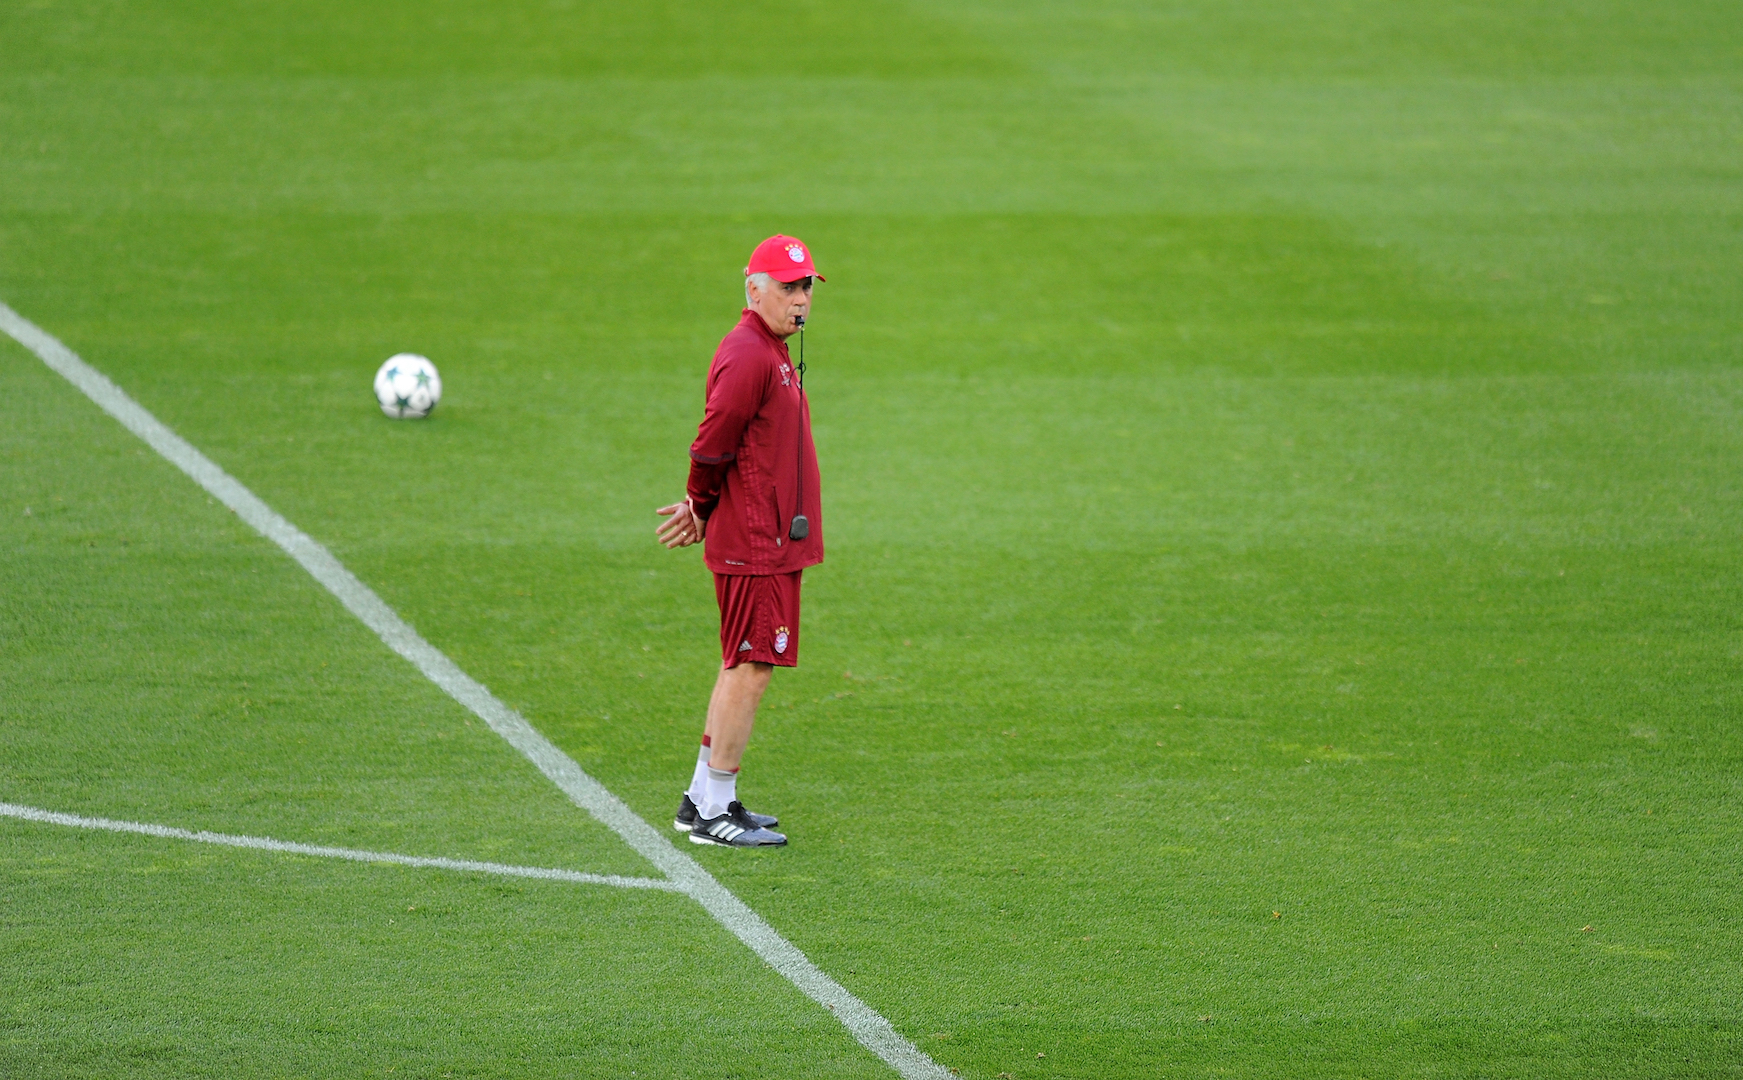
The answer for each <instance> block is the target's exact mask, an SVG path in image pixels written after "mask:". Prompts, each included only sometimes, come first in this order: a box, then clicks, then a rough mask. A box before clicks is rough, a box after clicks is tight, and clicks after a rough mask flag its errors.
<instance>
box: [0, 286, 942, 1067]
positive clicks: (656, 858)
mask: <svg viewBox="0 0 1743 1080" xmlns="http://www.w3.org/2000/svg"><path fill="white" fill-rule="evenodd" d="M0 330H3V331H5V332H6V334H7V335H9V336H10V337H12V338H13V339H14V340H16V341H17V342H18V343H19V344H20V345H23V346H24V347H25V348H27V349H29V350H30V351H31V352H33V353H35V354H36V355H37V357H38V358H40V359H41V360H42V362H43V363H45V364H47V365H48V366H49V367H50V368H52V369H54V371H56V372H57V373H59V374H60V375H62V376H63V377H65V378H66V380H67V381H68V382H70V383H72V384H73V385H74V386H76V387H78V388H79V390H80V391H81V392H82V393H83V394H84V395H85V396H86V397H88V398H90V399H91V400H92V401H93V402H95V403H96V404H97V406H98V407H99V408H101V409H102V410H103V411H104V412H106V413H108V414H109V415H110V416H112V417H114V418H115V419H116V420H118V421H120V423H121V426H122V427H125V428H126V429H127V430H128V431H131V432H133V434H135V435H137V436H139V437H140V438H141V439H143V440H145V442H146V443H147V444H148V445H150V446H151V448H152V449H153V450H156V451H157V452H158V453H159V454H161V455H163V457H164V458H165V459H167V460H168V461H169V462H170V463H171V464H172V465H174V466H175V467H176V468H178V469H180V470H181V471H182V472H184V473H187V474H188V476H189V477H191V478H192V479H193V481H194V482H195V483H197V484H199V485H200V486H201V487H203V488H205V489H206V491H207V492H208V493H209V494H211V496H212V497H213V498H215V499H217V500H218V501H219V502H221V503H223V504H224V505H225V506H228V507H229V508H230V509H231V510H234V511H235V512H236V515H237V516H238V517H240V518H241V519H242V520H243V521H246V522H247V523H248V524H249V525H251V526H253V527H254V528H255V529H256V530H257V531H259V532H260V534H261V535H262V536H265V537H266V538H267V539H268V540H271V541H272V542H273V543H275V544H277V545H278V546H279V547H281V548H283V549H284V550H285V552H286V553H287V554H288V555H290V557H291V558H293V559H295V560H296V561H297V562H298V563H300V564H302V567H303V569H305V570H307V571H308V572H309V574H310V575H311V576H313V577H314V579H315V580H316V581H318V582H320V583H321V585H322V586H323V587H325V588H326V590H327V591H328V592H330V593H332V594H333V595H334V596H335V597H337V598H338V600H339V602H340V603H341V604H344V605H345V607H346V608H347V609H349V610H350V612H351V613H352V614H353V615H355V616H357V617H358V618H359V619H361V620H362V621H363V624H364V625H365V626H367V627H369V628H370V629H371V630H373V631H375V633H376V635H377V636H379V637H380V638H381V640H382V641H383V642H385V643H386V644H387V647H388V648H390V649H392V650H393V651H394V652H396V653H399V654H400V655H401V656H403V657H405V658H406V659H407V660H409V661H411V663H412V665H413V666H414V667H416V668H417V669H418V670H419V671H421V672H423V673H424V675H425V676H426V677H428V678H429V680H430V681H431V682H433V683H435V684H436V685H437V686H439V687H441V688H442V689H443V690H446V691H447V692H448V693H449V694H450V695H451V696H453V698H454V700H456V701H458V702H459V703H460V704H462V705H464V706H466V708H468V709H470V710H471V711H472V713H473V715H475V716H477V717H478V718H479V719H481V720H483V721H484V722H485V723H486V724H488V725H490V728H491V730H492V731H495V732H496V733H497V734H498V735H500V736H502V737H503V738H504V739H506V740H508V743H509V745H511V746H513V747H514V748H515V749H516V750H519V751H520V752H521V753H522V754H524V755H525V756H526V757H527V759H528V760H530V761H531V762H532V763H533V764H534V765H536V766H538V769H539V771H540V772H542V773H544V774H545V775H546V776H548V777H550V779H551V781H552V782H553V783H555V784H556V785H557V786H558V787H559V788H561V789H562V790H563V793H564V794H566V795H568V796H569V798H570V799H571V800H573V801H574V803H575V805H577V806H579V807H581V808H582V809H583V810H586V811H587V812H588V813H590V814H592V815H593V816H594V817H596V818H598V819H599V820H600V821H601V822H603V823H604V824H605V825H606V826H607V827H608V828H610V829H611V830H612V831H613V832H615V833H617V835H618V836H620V837H622V838H623V840H624V842H625V843H627V844H628V845H629V846H630V847H631V848H633V849H634V850H635V851H636V853H637V854H639V855H641V856H642V857H643V858H644V859H646V860H648V861H649V862H651V863H653V864H654V866H656V867H657V868H659V870H660V871H661V872H662V873H664V874H665V875H666V876H667V877H668V878H670V879H671V880H672V881H673V882H674V883H675V884H676V885H677V886H678V887H679V889H680V891H682V892H684V893H686V894H687V895H689V896H690V897H691V898H692V899H694V900H695V901H696V902H697V903H699V904H701V905H702V907H703V908H704V909H705V910H706V911H707V912H708V913H709V914H710V915H712V916H714V918H715V919H716V920H718V921H719V922H720V924H721V925H722V926H724V927H726V928H727V929H728V930H730V931H731V932H732V933H733V935H734V936H736V937H737V938H738V939H739V940H740V941H742V942H744V943H745V944H746V945H748V946H750V948H751V950H752V951H753V952H755V953H756V954H757V955H758V956H760V957H762V958H763V960H764V961H765V962H767V963H768V964H769V966H770V967H773V968H774V969H775V970H776V971H778V972H780V973H781V974H782V975H784V976H785V977H786V978H787V980H788V981H789V982H791V983H792V984H793V985H794V986H796V987H798V988H799V989H800V991H802V992H803V993H804V994H805V995H806V996H807V997H809V998H811V1000H813V1001H815V1002H817V1003H818V1004H820V1005H823V1006H825V1007H826V1008H828V1009H829V1010H830V1011H831V1012H833V1013H834V1014H835V1016H836V1018H837V1019H839V1020H840V1021H841V1022H842V1024H843V1025H845V1026H846V1027H847V1030H848V1031H850V1032H852V1033H853V1037H854V1038H855V1039H858V1040H859V1042H860V1044H861V1045H862V1046H864V1047H865V1048H866V1049H868V1050H870V1051H871V1052H872V1053H874V1054H876V1055H877V1056H878V1057H880V1058H882V1059H883V1060H884V1061H885V1062H886V1063H887V1064H888V1065H889V1066H890V1067H891V1068H893V1069H895V1070H896V1072H898V1073H900V1074H901V1075H902V1076H903V1077H906V1078H907V1080H922V1078H925V1080H945V1078H948V1077H949V1075H950V1074H949V1072H948V1071H946V1070H945V1069H944V1068H943V1067H942V1066H940V1065H939V1064H938V1063H937V1062H935V1061H933V1060H932V1059H931V1058H930V1057H929V1056H927V1055H926V1053H925V1052H924V1051H922V1050H920V1049H919V1048H918V1047H916V1046H915V1045H914V1044H913V1043H911V1042H909V1041H908V1040H907V1039H906V1038H904V1037H903V1036H902V1035H901V1033H899V1032H898V1031H896V1029H895V1028H894V1027H892V1026H891V1025H890V1022H889V1021H888V1020H885V1019H884V1018H883V1016H881V1015H880V1014H879V1013H878V1012H877V1011H876V1010H874V1009H873V1008H872V1007H871V1006H869V1005H867V1004H866V1003H865V1002H863V1001H861V1000H859V998H857V997H855V996H854V995H853V994H851V993H849V992H848V991H847V988H846V987H844V986H842V985H841V984H840V983H838V982H836V981H835V980H834V979H832V978H830V977H829V976H828V975H827V974H825V973H824V972H823V970H822V969H821V968H819V967H818V966H817V965H816V964H813V963H812V962H811V961H810V959H809V958H807V957H806V956H805V954H804V953H802V952H800V951H799V950H798V948H796V947H795V946H794V945H793V944H792V943H791V942H789V941H788V940H787V939H786V938H784V937H782V936H781V935H780V934H778V933H776V932H775V929H774V928H773V927H772V926H770V925H769V924H768V923H766V922H764V921H763V918H762V916H760V915H758V914H757V913H756V912H754V911H752V910H751V909H750V907H749V906H748V905H746V904H745V903H744V901H742V900H740V899H739V898H738V897H736V896H734V895H733V894H732V893H731V891H729V890H728V889H727V888H726V886H724V885H722V884H720V882H718V881H716V880H715V879H714V875H712V874H710V873H709V872H708V871H707V870H704V869H703V868H702V866H701V864H699V863H697V862H696V860H694V859H692V858H690V856H688V855H686V854H685V853H683V852H681V851H679V850H678V849H677V848H675V847H673V846H672V844H671V841H669V840H667V839H666V837H665V835H664V834H663V833H661V832H660V831H659V830H657V829H655V828H654V827H653V826H652V825H649V824H648V823H647V822H645V821H643V820H642V819H641V818H640V817H638V816H637V815H636V813H635V811H633V810H631V809H630V808H629V807H628V806H627V805H625V804H624V803H623V801H622V800H621V799H619V798H618V797H617V796H616V795H613V794H612V793H611V792H609V791H607V790H606V789H605V787H604V785H602V784H600V783H599V782H598V781H597V780H595V779H593V778H592V777H591V776H588V775H587V774H586V773H585V772H583V771H582V770H581V766H579V765H577V764H576V763H575V761H574V759H572V758H570V757H569V755H567V754H565V753H563V751H561V750H559V749H558V748H557V747H556V745H555V744H553V743H552V742H551V741H550V740H549V739H547V738H545V737H544V736H543V735H541V734H539V733H538V731H536V730H535V729H534V728H533V726H532V725H531V724H529V723H527V722H526V720H525V719H524V718H523V717H522V716H521V715H520V714H519V713H517V712H515V711H514V710H513V709H511V708H509V707H508V706H507V705H505V704H503V703H502V702H501V701H498V700H497V698H496V695H494V694H492V693H491V692H490V691H489V690H487V689H485V688H484V685H483V684H482V683H480V682H478V681H477V680H475V679H473V678H472V676H470V675H468V674H466V673H465V672H464V671H461V670H460V668H459V666H458V665H457V664H455V663H454V662H453V661H452V660H450V659H448V657H447V656H446V655H444V654H443V653H442V652H441V650H439V649H437V648H436V647H435V646H434V645H431V644H430V643H429V642H427V641H425V640H424V639H423V638H422V637H421V636H420V635H419V634H418V632H417V631H416V630H413V629H412V627H411V625H410V624H409V623H407V622H406V621H405V620H404V619H401V618H400V617H399V615H398V613H396V612H395V611H394V610H393V609H392V608H390V607H388V606H387V604H386V602H385V601H383V600H382V599H381V597H379V596H377V595H375V592H374V590H372V589H371V588H369V586H367V585H365V584H363V582H361V581H359V580H358V579H357V577H356V575H354V574H352V573H351V571H349V570H347V569H346V568H345V566H344V564H343V563H341V562H340V561H339V560H338V559H336V558H334V557H333V554H332V552H330V551H328V550H327V549H326V548H325V547H322V546H321V545H320V544H318V543H316V542H315V541H314V540H313V539H311V538H310V537H309V536H308V535H307V534H306V533H304V532H303V531H302V530H301V529H298V528H297V527H296V526H295V525H292V524H291V523H290V522H289V521H286V520H285V519H284V518H283V517H281V516H280V515H279V514H278V513H277V512H276V511H274V510H273V509H272V508H271V507H269V506H267V505H266V503H264V502H262V501H261V500H260V499H259V497H257V496H256V495H255V494H254V493H253V492H252V491H249V490H248V489H247V488H245V487H243V486H242V484H241V483H240V482H239V481H237V480H236V479H235V478H234V477H232V476H231V475H230V474H229V473H227V472H225V471H224V470H223V469H221V468H219V467H218V466H217V465H216V464H215V463H214V462H213V461H212V460H211V459H210V458H208V457H206V455H204V454H202V453H200V452H199V451H198V450H196V449H194V447H193V445H192V444H191V443H189V442H188V441H187V440H186V439H183V438H182V437H181V436H180V435H177V434H176V433H175V432H173V431H171V430H170V429H169V428H168V427H167V426H165V425H164V424H163V422H162V421H160V420H158V419H157V417H155V416H153V415H151V413H149V412H147V411H146V410H145V409H144V408H143V407H142V406H141V405H140V404H139V403H138V402H136V401H134V400H133V399H132V398H130V397H128V396H127V394H126V392H125V391H123V390H122V389H121V388H120V387H119V386H116V385H115V384H114V383H113V382H110V381H109V379H108V377H107V376H105V375H104V374H103V373H102V372H100V371H98V370H97V369H96V368H94V367H92V366H91V365H89V364H87V363H85V362H84V361H83V360H81V359H79V357H78V355H77V354H75V353H74V352H73V351H72V350H71V349H69V348H67V347H66V346H65V345H63V344H61V343H60V342H59V341H58V340H56V339H55V338H54V337H53V336H52V335H50V334H49V333H48V332H47V331H45V330H43V329H42V328H41V327H38V326H37V325H36V324H35V323H32V322H31V321H30V320H28V319H26V318H25V317H24V316H22V315H20V314H18V312H16V311H14V310H12V308H10V307H8V306H7V305H6V304H5V303H3V302H0Z"/></svg>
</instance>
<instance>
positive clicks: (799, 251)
mask: <svg viewBox="0 0 1743 1080" xmlns="http://www.w3.org/2000/svg"><path fill="white" fill-rule="evenodd" d="M787 258H789V259H792V260H793V261H794V262H796V263H802V262H804V261H805V245H803V244H788V245H787Z"/></svg>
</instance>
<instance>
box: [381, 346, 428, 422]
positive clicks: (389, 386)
mask: <svg viewBox="0 0 1743 1080" xmlns="http://www.w3.org/2000/svg"><path fill="white" fill-rule="evenodd" d="M375 400H376V401H379V402H381V411H382V412H384V413H386V414H387V415H389V416H391V417H393V418H394V419H395V420H421V419H423V418H424V417H426V416H428V415H430V410H432V409H434V408H435V407H436V402H438V401H440V400H442V377H441V376H440V375H438V374H436V365H434V364H432V363H430V361H429V360H428V359H427V358H425V357H422V356H419V355H417V354H416V353H406V352H402V353H400V354H398V355H397V356H390V357H388V358H387V363H385V364H383V365H381V370H380V371H377V372H376V373H375Z"/></svg>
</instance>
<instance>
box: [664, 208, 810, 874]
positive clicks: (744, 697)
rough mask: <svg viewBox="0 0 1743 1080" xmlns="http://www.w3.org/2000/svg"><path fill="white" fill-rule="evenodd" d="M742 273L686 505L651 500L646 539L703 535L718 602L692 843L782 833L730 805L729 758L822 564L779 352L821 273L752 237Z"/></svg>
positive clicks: (800, 400) (790, 644) (798, 414)
mask: <svg viewBox="0 0 1743 1080" xmlns="http://www.w3.org/2000/svg"><path fill="white" fill-rule="evenodd" d="M744 274H745V285H744V298H745V304H746V305H747V306H746V307H745V309H744V311H743V313H742V315H741V317H740V318H739V321H738V325H737V326H736V327H734V328H733V330H732V332H731V333H729V334H727V335H726V337H725V338H724V339H723V340H722V341H721V343H720V348H719V349H717V350H716V351H715V353H714V363H713V365H712V366H711V367H710V368H709V369H708V404H707V409H706V411H705V413H704V415H703V418H702V425H701V427H700V428H698V429H697V433H696V441H695V442H694V443H692V444H691V445H690V481H689V483H688V485H686V494H685V497H684V501H683V502H679V503H673V504H672V505H670V506H663V507H661V508H660V509H659V513H661V514H663V515H665V516H666V518H667V520H666V521H665V522H664V523H662V524H661V525H660V527H659V528H658V530H656V532H655V535H656V536H657V537H658V539H659V541H660V542H661V543H662V544H665V545H666V546H667V547H668V548H680V547H688V546H689V545H691V544H694V543H696V542H698V541H703V543H704V547H703V561H704V562H706V563H707V564H708V568H709V569H710V570H712V571H714V596H715V599H716V600H717V601H718V602H719V604H720V651H721V664H720V674H719V676H718V677H717V678H716V679H715V682H714V695H713V697H711V698H710V699H709V702H708V722H707V726H706V727H704V729H703V732H702V749H701V751H700V752H699V753H698V754H697V758H696V771H695V773H694V775H693V776H692V777H691V779H690V787H689V790H687V791H686V792H685V793H684V796H683V798H682V800H681V801H680V802H679V803H678V815H677V817H676V819H675V820H674V821H673V822H672V825H673V827H674V828H676V829H678V830H679V831H682V832H687V833H689V834H690V840H691V842H692V843H696V844H722V845H726V846H728V847H768V846H778V845H781V844H785V843H786V842H787V838H786V837H785V836H784V835H782V834H781V833H778V832H775V831H774V826H776V825H778V824H780V821H779V820H778V819H776V818H773V817H770V816H768V815H766V814H753V813H751V812H750V811H748V810H746V809H745V808H744V804H743V803H742V802H740V801H739V799H738V767H739V761H740V759H742V758H743V756H744V748H745V744H746V743H748V742H749V741H750V732H751V727H752V726H753V725H754V724H755V722H756V713H757V705H758V703H759V702H761V701H762V696H763V691H764V690H766V689H767V688H768V685H769V677H770V676H771V675H772V674H773V673H774V669H775V668H777V667H796V666H798V663H799V582H800V577H801V575H802V574H803V573H804V570H805V567H807V566H814V565H816V564H817V563H820V562H822V561H823V519H822V505H823V504H822V499H821V498H820V496H819V490H818V489H819V478H818V473H817V451H816V448H815V447H814V446H813V445H812V443H811V410H810V407H809V406H808V405H807V403H806V401H805V392H804V382H803V378H804V371H803V369H800V370H797V371H795V370H794V368H793V361H792V357H791V356H790V355H788V352H787V339H788V338H790V337H792V336H793V335H794V334H796V333H798V332H799V330H800V328H801V327H803V326H804V325H805V318H806V316H807V315H809V314H810V312H811V284H812V281H813V279H815V280H816V281H822V280H823V277H822V275H820V274H819V273H817V268H816V267H815V266H814V265H812V262H811V253H810V251H808V250H807V249H806V247H805V245H804V244H803V243H801V242H800V241H798V240H796V239H794V238H793V237H791V236H778V235H777V236H771V237H769V238H768V239H767V240H764V241H763V242H762V243H761V244H758V245H757V249H756V250H755V251H754V252H752V253H751V257H750V265H749V266H746V267H745V270H744Z"/></svg>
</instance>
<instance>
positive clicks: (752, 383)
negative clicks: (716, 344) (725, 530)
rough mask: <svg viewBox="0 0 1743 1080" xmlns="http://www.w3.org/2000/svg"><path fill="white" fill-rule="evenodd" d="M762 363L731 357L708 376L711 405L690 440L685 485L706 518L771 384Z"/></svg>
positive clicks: (718, 497) (697, 511)
mask: <svg viewBox="0 0 1743 1080" xmlns="http://www.w3.org/2000/svg"><path fill="white" fill-rule="evenodd" d="M759 367H760V365H758V364H756V363H755V362H754V361H753V360H751V359H750V358H748V357H728V358H727V359H725V360H724V361H722V362H721V363H720V364H719V365H718V366H717V367H716V368H715V370H714V372H713V374H712V377H711V378H710V379H709V383H708V406H707V409H706V410H705V411H704V413H703V416H702V424H701V426H700V427H699V428H697V430H696V441H695V442H693V443H691V444H690V480H689V483H687V484H686V485H685V490H686V493H687V494H688V495H689V496H690V502H691V504H692V505H693V506H695V508H696V513H697V514H698V515H699V516H701V518H702V520H704V521H706V520H708V516H709V515H710V514H712V513H714V508H715V507H716V506H717V505H719V503H720V487H721V485H722V484H723V483H725V481H726V471H727V469H729V468H731V467H732V462H733V461H734V459H736V458H737V457H738V448H739V445H740V444H741V443H742V442H743V441H744V430H745V428H747V427H749V426H750V422H751V418H752V417H754V416H756V414H757V410H758V409H760V408H762V404H763V398H764V396H765V395H766V393H767V390H768V387H767V385H766V382H767V379H766V377H765V373H764V372H762V371H761V370H759Z"/></svg>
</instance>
